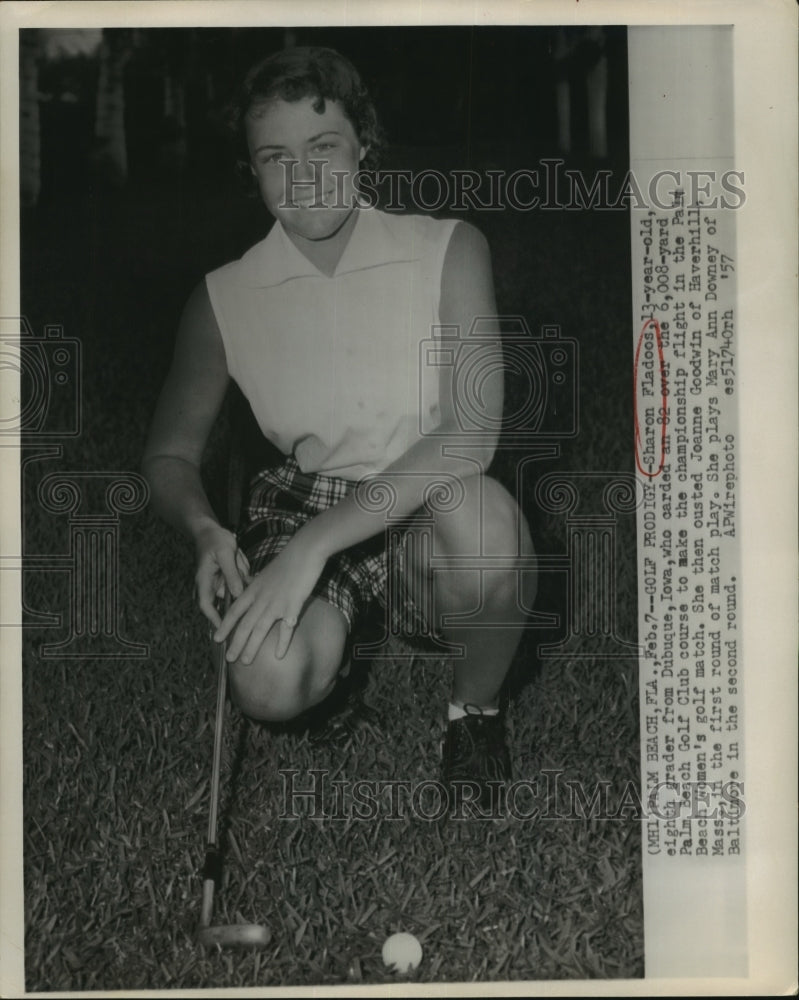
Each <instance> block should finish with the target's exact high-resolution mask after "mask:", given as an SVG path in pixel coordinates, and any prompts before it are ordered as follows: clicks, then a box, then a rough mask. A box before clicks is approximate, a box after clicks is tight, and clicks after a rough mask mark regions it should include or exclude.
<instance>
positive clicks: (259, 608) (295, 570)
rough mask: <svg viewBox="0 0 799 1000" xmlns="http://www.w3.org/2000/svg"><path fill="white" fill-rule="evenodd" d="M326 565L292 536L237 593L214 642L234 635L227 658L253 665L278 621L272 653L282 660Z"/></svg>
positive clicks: (311, 548) (319, 555) (317, 553)
mask: <svg viewBox="0 0 799 1000" xmlns="http://www.w3.org/2000/svg"><path fill="white" fill-rule="evenodd" d="M324 566H325V557H324V555H322V553H321V551H320V550H319V549H318V548H317V547H315V546H313V545H312V544H309V543H308V542H306V541H305V540H304V538H303V536H302V534H297V535H295V536H294V538H292V539H291V541H290V542H289V543H288V545H286V547H285V548H284V549H282V550H281V551H280V552H279V553H278V554H277V555H276V556H275V558H274V559H273V560H272V561H271V562H270V563H269V565H268V566H266V567H265V568H264V569H263V570H262V571H261V572H260V573H256V574H255V576H254V577H253V578H252V580H251V582H250V583H249V584H248V586H247V587H246V588H245V589H244V592H243V593H242V594H241V596H240V597H238V598H236V600H235V601H234V602H233V603H232V604H231V605H230V607H229V608H228V611H227V614H226V615H225V617H224V618H223V619H222V624H221V625H220V626H219V628H218V629H217V630H216V632H215V633H214V640H215V641H216V642H224V641H225V640H226V639H227V637H228V636H229V635H230V634H231V632H233V629H234V627H235V634H234V635H233V638H232V640H231V642H230V645H229V647H228V650H227V654H226V655H227V659H228V661H229V662H233V661H234V660H237V659H239V658H241V660H242V662H243V663H252V661H253V660H254V659H255V656H256V654H257V653H258V650H259V649H260V648H261V643H262V642H263V641H264V639H265V638H266V636H267V635H268V634H269V630H270V629H271V628H272V626H273V625H274V624H275V622H277V621H279V622H280V626H279V628H280V634H279V636H278V641H277V648H276V651H275V655H276V656H277V658H278V659H282V658H283V657H284V656H285V655H286V651H287V649H288V648H289V644H290V643H291V639H292V636H293V635H294V628H295V627H296V625H297V622H298V621H299V617H300V615H301V614H302V611H303V608H304V607H305V604H306V601H307V600H308V598H309V597H310V596H311V593H312V592H313V588H314V586H315V585H316V581H317V580H318V579H319V577H320V575H321V573H322V570H323V569H324Z"/></svg>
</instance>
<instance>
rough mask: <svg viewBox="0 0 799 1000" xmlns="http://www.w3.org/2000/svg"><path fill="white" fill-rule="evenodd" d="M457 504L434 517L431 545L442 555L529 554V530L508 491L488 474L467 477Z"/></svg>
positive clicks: (530, 543)
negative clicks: (445, 512)
mask: <svg viewBox="0 0 799 1000" xmlns="http://www.w3.org/2000/svg"><path fill="white" fill-rule="evenodd" d="M463 487H464V491H465V492H464V499H463V503H462V504H461V505H460V507H459V508H458V509H457V510H455V511H453V512H451V513H448V514H447V515H446V516H444V517H437V518H436V527H435V529H434V531H435V535H436V542H437V543H438V544H437V545H436V546H435V548H436V550H437V551H439V552H442V553H443V554H445V555H447V554H452V555H467V554H470V553H472V552H475V551H476V550H479V552H480V553H481V554H483V555H507V556H514V555H520V556H522V555H529V554H530V553H531V552H532V540H531V537H530V529H529V527H528V525H527V521H526V519H525V517H524V514H523V513H522V511H521V509H520V507H519V505H518V504H517V503H516V501H515V500H514V498H513V497H512V496H511V494H510V493H509V492H508V491H507V490H506V489H505V487H504V486H502V484H501V483H499V482H497V480H496V479H492V478H491V477H490V476H484V475H474V476H467V477H466V478H465V479H464V480H463Z"/></svg>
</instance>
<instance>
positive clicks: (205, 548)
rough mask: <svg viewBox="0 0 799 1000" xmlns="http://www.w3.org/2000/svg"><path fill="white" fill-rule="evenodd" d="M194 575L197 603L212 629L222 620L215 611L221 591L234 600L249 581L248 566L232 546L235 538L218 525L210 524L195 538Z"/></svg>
mask: <svg viewBox="0 0 799 1000" xmlns="http://www.w3.org/2000/svg"><path fill="white" fill-rule="evenodd" d="M195 540H196V547H197V572H196V574H195V577H194V582H195V585H196V591H197V603H198V604H199V606H200V610H201V611H202V613H203V614H204V615H205V617H206V618H207V619H208V620H209V621H210V622H211V624H212V625H213V626H214V628H219V626H220V624H221V622H222V619H221V618H220V616H219V612H218V611H217V609H216V603H215V602H216V598H218V597H222V596H224V593H225V588H227V590H228V591H229V592H230V594H231V596H232V597H233V599H234V600H235V599H236V598H237V597H239V596H240V595H241V593H242V591H243V590H244V588H245V586H246V585H247V584H248V583H249V582H250V579H251V577H250V564H249V562H248V560H247V556H246V555H245V554H244V553H243V552H242V550H241V549H240V548H239V547H238V545H237V543H236V536H235V535H234V534H233V532H232V531H228V530H227V529H226V528H223V527H222V526H221V525H220V524H210V525H208V526H207V527H205V528H203V529H202V530H201V531H200V532H198V534H197V535H196V539H195Z"/></svg>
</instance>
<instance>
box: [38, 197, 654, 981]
mask: <svg viewBox="0 0 799 1000" xmlns="http://www.w3.org/2000/svg"><path fill="white" fill-rule="evenodd" d="M475 221H476V222H477V224H478V225H480V226H481V228H483V229H484V231H485V232H486V235H487V236H488V237H489V240H490V242H491V245H492V250H493V255H494V264H495V272H496V278H497V293H498V301H499V303H500V308H501V309H502V310H503V311H504V312H506V313H509V314H521V315H524V316H525V317H526V318H527V321H528V323H529V324H530V327H531V328H532V329H533V330H536V329H537V328H538V327H540V325H541V324H544V323H551V324H552V323H554V324H559V325H560V326H561V329H562V332H563V334H564V335H566V336H569V337H574V338H576V339H577V340H578V341H579V344H580V358H581V365H580V379H579V392H580V407H581V411H580V433H579V435H578V437H577V438H575V439H574V440H572V441H568V442H565V443H564V445H563V449H562V454H561V456H560V458H558V459H557V460H547V461H542V462H541V463H539V464H540V475H544V474H546V473H550V472H554V471H569V470H571V471H589V472H596V473H600V474H606V473H607V474H610V473H614V472H626V473H629V472H631V471H632V419H631V400H630V398H629V389H630V383H631V379H630V366H631V358H632V344H633V339H632V336H631V330H630V316H629V308H630V307H629V301H630V299H629V294H630V293H629V252H628V243H627V240H628V219H627V216H626V214H625V213H618V212H610V213H608V212H605V213H602V212H596V213H591V212H581V213H568V212H557V213H544V212H536V213H529V214H523V213H518V214H514V213H511V212H510V211H507V212H503V213H499V214H496V215H491V214H490V213H486V214H485V217H484V218H483V217H480V218H476V219H475ZM263 225H264V221H263V219H262V218H261V217H260V216H259V215H258V213H257V211H256V210H255V209H254V206H253V205H252V204H247V205H245V204H241V205H237V204H236V203H235V202H234V201H232V200H231V199H228V198H219V199H216V200H214V199H212V198H210V197H207V198H206V199H205V200H204V201H200V202H199V203H196V202H195V200H192V198H191V197H190V196H189V195H188V194H187V193H186V192H181V191H180V190H178V189H175V190H174V191H173V192H172V193H171V194H169V193H165V194H164V196H163V200H162V201H160V202H159V203H157V204H153V202H152V201H150V202H144V201H143V200H142V199H141V198H139V197H138V196H137V195H136V194H135V193H134V192H130V193H129V194H128V195H127V197H126V198H124V199H122V198H117V199H109V200H108V201H106V202H103V203H100V202H99V201H93V202H90V203H88V204H81V205H78V204H76V205H74V206H73V207H72V208H71V209H69V210H67V209H64V210H63V211H62V213H61V215H60V216H59V217H56V214H55V213H54V212H52V211H45V210H44V209H41V210H39V211H38V212H34V213H33V214H31V215H29V216H27V217H26V219H25V220H24V230H23V235H24V240H23V303H24V308H25V312H26V314H27V316H28V318H29V319H30V321H31V323H32V324H33V326H34V329H35V330H37V331H39V330H41V329H42V326H43V325H44V324H45V323H63V324H64V326H65V333H66V335H68V336H75V337H78V338H80V340H81V342H82V349H83V376H84V382H83V391H82V407H83V411H82V412H83V433H82V435H81V437H80V438H79V439H77V440H74V441H72V442H67V443H66V444H65V446H64V454H63V457H61V458H58V459H42V460H40V461H34V462H32V463H31V464H30V465H29V466H28V467H27V470H26V472H25V477H24V484H23V487H24V493H25V503H26V508H25V518H26V545H27V551H28V552H29V553H58V552H60V553H63V552H66V551H67V550H68V545H69V531H68V525H67V518H66V517H59V516H57V515H54V514H50V513H47V512H45V511H44V510H43V509H42V508H41V505H40V504H39V502H38V500H37V494H36V490H37V486H38V483H39V482H40V480H41V479H42V477H43V476H44V475H45V474H47V473H49V472H53V471H67V470H70V471H88V470H90V471H108V472H109V473H114V472H120V471H124V470H135V469H137V468H138V463H139V460H140V455H141V451H142V447H143V442H144V437H145V435H146V430H147V425H148V421H149V417H150V414H151V412H152V408H153V405H154V402H155V397H156V394H157V392H158V388H159V385H160V381H161V379H162V378H163V375H164V373H165V369H166V365H167V363H168V358H169V355H170V353H171V343H172V337H173V335H174V328H175V323H176V320H177V316H178V313H179V309H180V307H181V305H182V302H183V300H185V297H186V296H187V294H188V292H189V291H190V289H191V287H192V285H193V284H194V283H195V282H196V281H197V280H198V279H199V278H200V277H201V276H202V274H203V273H204V272H205V271H207V270H209V269H210V268H211V267H213V266H216V265H217V264H218V263H221V262H223V261H224V260H226V259H230V258H231V257H233V256H236V255H237V254H238V253H239V252H241V250H242V249H244V248H245V247H246V246H247V245H248V244H249V243H250V242H253V241H254V240H255V239H256V238H258V235H259V229H261V228H263ZM514 391H516V390H514V388H513V384H512V382H511V386H510V392H509V404H508V405H509V406H513V403H514V399H513V393H514ZM219 449H220V444H219V441H217V442H216V451H215V452H213V455H212V460H211V462H210V465H209V482H210V484H211V487H212V490H214V489H216V495H218V482H219V474H218V471H219V467H220V464H221V463H220V461H219V459H218V455H219ZM214 455H215V456H216V459H214ZM519 457H520V456H519V454H517V453H515V452H506V453H502V454H501V455H500V456H499V457H498V458H497V460H496V463H495V469H494V472H495V474H496V475H497V476H498V478H500V479H501V480H502V481H503V482H505V483H506V485H510V486H512V485H513V482H514V479H513V474H514V468H515V463H516V462H517V461H518V459H519ZM534 486H535V477H531V479H530V481H529V482H527V485H526V488H525V489H526V492H525V495H524V496H523V497H522V498H521V499H522V503H523V506H524V509H525V512H526V514H527V516H528V519H529V521H530V524H531V528H532V531H533V536H534V539H535V541H536V545H537V548H538V551H539V552H541V553H544V554H556V555H558V554H561V555H562V554H564V553H565V552H566V545H567V529H566V523H565V517H563V516H559V515H557V514H552V513H547V512H544V511H542V510H541V509H540V506H539V505H538V504H537V501H536V498H535V495H534ZM598 512H600V513H601V511H598ZM119 540H120V598H119V604H120V619H121V625H120V628H121V632H122V634H123V635H124V636H125V637H126V638H127V639H130V640H132V641H136V642H141V643H146V644H147V646H148V649H149V652H148V655H147V656H146V657H145V658H142V659H118V660H111V659H107V658H99V657H97V658H89V659H77V660H58V659H47V658H43V657H42V656H41V655H40V648H41V645H42V643H47V642H54V641H57V640H58V639H60V638H62V637H63V634H64V632H63V629H62V630H60V631H59V629H58V628H53V629H45V628H36V627H30V628H28V629H27V630H26V634H25V649H24V662H23V696H24V720H23V723H24V773H25V785H24V802H25V812H24V826H25V857H24V876H25V902H26V912H25V921H26V937H25V952H26V970H27V973H26V974H27V988H28V989H29V990H32V991H33V990H36V991H47V990H52V991H55V990H58V991H64V990H101V991H108V990H113V989H127V990H141V989H168V988H180V989H188V988H197V987H211V986H214V987H244V986H276V985H286V986H288V985H313V984H347V983H353V984H354V983H375V984H376V983H390V982H396V979H397V977H396V976H395V975H394V974H392V973H389V972H387V971H385V969H384V967H383V965H382V961H381V958H380V950H381V946H382V943H383V941H384V939H385V938H386V936H387V935H388V934H390V933H392V932H393V931H396V930H406V931H410V932H412V933H414V934H415V935H416V936H417V937H418V938H419V940H420V941H421V942H422V945H423V947H424V959H423V961H422V964H421V966H420V967H419V969H418V970H417V972H416V973H415V974H414V975H413V976H412V977H411V978H413V979H416V980H418V981H421V982H437V983H442V982H458V981H480V982H487V981H493V980H497V981H502V980H528V979H530V980H532V979H537V980H540V979H574V978H616V977H620V978H621V977H623V978H628V977H636V976H641V975H642V974H643V917H642V903H641V857H640V849H641V845H640V829H639V826H640V823H639V821H638V820H637V819H635V818H634V817H629V816H628V818H619V819H612V820H609V819H601V818H597V817H596V816H593V817H592V816H591V815H590V810H584V813H585V814H584V815H582V816H579V817H577V818H562V814H563V812H564V806H563V794H564V789H565V788H566V785H565V782H567V781H568V780H575V781H578V782H580V783H581V785H582V786H583V787H584V788H585V789H586V790H588V792H589V793H590V792H591V790H592V789H593V788H594V787H595V786H596V785H597V784H598V783H600V782H605V783H608V784H609V787H610V789H611V793H610V794H611V797H615V798H619V797H620V796H621V795H622V794H623V792H624V790H625V788H626V787H627V785H628V783H630V782H633V783H635V784H637V782H638V779H639V728H638V676H637V665H636V663H635V661H634V660H632V659H623V658H622V659H612V658H610V659H607V658H596V659H594V658H591V657H590V656H588V657H586V656H584V657H574V656H565V655H560V656H549V657H546V656H540V655H538V654H537V652H536V649H537V646H538V645H539V644H541V643H552V642H555V641H557V640H558V639H559V638H561V637H562V636H563V634H564V629H565V625H563V624H561V625H560V626H558V627H555V628H548V629H535V630H530V631H529V633H528V634H527V636H526V638H525V641H524V642H523V645H522V649H521V651H520V654H519V657H518V661H517V663H516V664H515V666H514V668H513V671H512V678H511V683H510V685H509V707H508V726H509V732H510V736H511V751H512V756H513V759H514V766H515V772H516V777H517V778H520V779H521V778H523V779H529V780H531V781H532V780H534V779H538V780H539V782H541V783H542V785H541V787H544V785H543V782H544V777H545V776H546V774H547V772H549V773H550V774H554V773H555V772H557V774H558V785H557V789H555V788H554V787H550V789H549V793H546V792H541V793H540V794H539V797H538V799H537V805H538V806H539V809H540V814H539V816H538V818H532V819H524V818H520V817H518V816H517V817H514V816H512V815H507V816H505V817H504V818H498V819H492V820H488V821H478V820H472V821H450V822H443V823H439V822H433V821H430V820H427V819H424V818H423V817H421V816H419V815H413V814H411V813H410V811H409V810H405V811H404V813H403V815H402V816H400V817H399V818H390V813H389V810H387V809H381V810H380V812H379V814H378V816H377V818H375V819H374V820H373V821H370V822H365V821H359V820H357V819H353V818H351V817H349V818H347V817H345V818H336V816H335V815H334V814H332V813H333V808H332V805H331V806H330V807H329V808H327V809H325V810H323V812H322V814H321V815H317V816H304V817H300V818H290V817H287V816H286V815H285V802H284V795H283V790H284V781H285V780H286V779H285V778H284V777H282V776H281V774H280V773H279V772H280V771H281V770H284V771H285V770H286V769H294V770H296V771H297V772H298V775H297V778H296V784H297V786H298V787H303V788H306V787H308V786H309V784H310V782H311V780H312V778H311V776H310V774H309V772H310V770H311V769H326V770H327V771H328V772H329V776H328V777H329V780H332V779H334V778H335V779H339V780H356V779H368V780H372V781H374V782H377V783H378V784H379V786H380V787H381V788H386V787H387V785H388V783H390V782H392V781H393V782H396V781H408V782H420V781H422V780H424V779H427V778H435V777H437V775H438V769H439V756H440V749H439V748H440V741H441V737H442V735H443V721H442V720H443V715H444V709H445V705H446V701H447V694H448V684H449V672H450V665H449V664H448V663H447V662H446V661H442V660H441V659H439V658H436V657H431V656H422V655H417V656H415V658H411V657H410V655H409V654H410V650H409V649H407V648H405V647H402V646H399V645H398V646H396V654H397V655H396V657H395V658H394V659H390V660H378V661H376V662H375V663H374V664H373V666H372V668H371V670H370V671H369V674H368V681H367V686H366V691H365V699H366V701H367V703H368V704H369V705H370V706H371V707H372V708H373V709H374V710H375V712H376V715H377V719H378V722H377V724H376V725H374V724H373V725H370V724H364V725H363V726H362V727H360V728H358V729H356V730H355V731H353V732H352V733H350V734H348V735H347V736H346V737H345V738H343V739H341V740H339V741H335V742H330V743H322V744H315V743H313V742H312V741H311V739H310V738H309V735H308V733H306V732H303V731H301V730H292V729H291V728H290V727H284V728H282V729H276V728H272V729H270V728H268V727H262V726H256V725H254V724H252V723H249V722H248V721H246V720H244V719H242V718H241V716H240V715H239V714H238V713H237V712H235V711H230V713H229V725H228V727H227V734H226V750H225V766H224V780H223V810H222V814H223V819H224V825H225V828H226V831H227V835H226V855H225V881H224V885H223V887H222V889H221V891H219V892H218V893H217V902H216V919H217V920H219V921H220V922H221V921H229V922H235V921H239V920H241V921H246V922H261V923H265V924H267V925H268V926H269V928H270V930H271V932H272V938H271V942H270V944H269V946H268V947H267V948H266V949H265V950H264V951H263V952H261V953H257V954H254V953H246V954H241V953H239V954H235V953H225V954H222V953H219V954H203V953H201V952H200V951H199V950H198V949H197V947H196V945H195V944H194V941H193V934H194V931H195V929H196V924H197V920H198V917H199V902H200V888H201V879H200V877H199V875H198V869H199V868H200V866H201V864H202V859H203V851H204V840H205V832H206V823H207V807H208V792H209V781H210V765H211V750H212V742H213V708H214V700H215V676H214V669H213V664H212V659H211V656H210V652H209V644H208V641H207V630H206V628H205V626H204V624H203V621H202V619H201V617H200V614H199V612H198V611H197V610H196V608H195V606H194V604H193V600H192V593H191V580H192V576H193V564H192V553H191V551H190V547H189V546H188V545H187V543H186V542H185V541H184V540H182V539H180V538H178V537H175V535H174V534H173V533H172V531H171V530H170V529H169V528H167V527H166V526H164V525H163V524H161V523H160V522H158V521H157V520H156V519H155V517H154V516H153V515H152V514H151V513H150V512H149V511H143V512H140V513H137V514H135V515H132V516H130V517H122V519H121V521H120V529H119ZM616 541H617V545H616V563H615V572H614V575H615V581H616V605H617V610H618V625H617V630H618V633H619V634H620V635H621V636H623V637H624V638H625V639H627V640H633V639H634V638H635V630H636V594H637V588H636V579H635V525H634V515H627V516H626V517H625V516H621V517H619V519H618V523H617V526H616ZM67 585H68V579H67V575H66V574H59V573H30V574H29V576H28V581H27V586H26V599H27V603H28V606H29V607H30V608H32V609H34V610H42V611H43V610H55V611H58V612H60V613H62V614H66V612H67V609H68V599H69V595H68V586H67ZM565 593H566V582H565V577H564V575H563V574H559V573H548V574H544V575H542V579H541V584H540V592H539V601H538V607H539V609H540V610H542V611H549V612H553V613H557V614H559V615H561V618H562V617H563V615H564V612H565ZM552 784H553V782H552V780H550V785H552ZM556 791H557V795H558V796H560V798H558V800H557V801H556V800H555V793H556ZM520 801H521V799H520ZM528 805H529V803H528ZM528 805H525V806H524V808H525V809H526V808H527V807H528Z"/></svg>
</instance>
